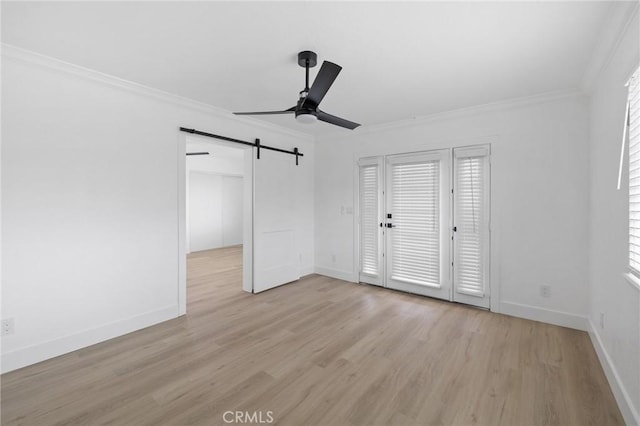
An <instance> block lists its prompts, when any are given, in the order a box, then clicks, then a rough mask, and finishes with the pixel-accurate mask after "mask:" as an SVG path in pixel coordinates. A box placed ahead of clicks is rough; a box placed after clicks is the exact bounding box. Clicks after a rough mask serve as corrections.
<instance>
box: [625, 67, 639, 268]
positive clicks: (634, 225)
mask: <svg viewBox="0 0 640 426" xmlns="http://www.w3.org/2000/svg"><path fill="white" fill-rule="evenodd" d="M626 131H627V135H628V138H629V267H630V268H631V270H632V271H633V272H634V273H635V274H636V275H640V69H639V70H637V71H636V72H635V73H634V74H633V77H631V80H630V81H629V101H628V110H627V129H626Z"/></svg>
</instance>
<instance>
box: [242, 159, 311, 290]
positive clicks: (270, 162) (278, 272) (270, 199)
mask: <svg viewBox="0 0 640 426" xmlns="http://www.w3.org/2000/svg"><path fill="white" fill-rule="evenodd" d="M254 153H255V149H254ZM253 164H254V169H253V170H254V173H253V178H254V200H253V203H254V204H253V266H254V267H253V292H254V293H259V292H261V291H264V290H268V289H270V288H273V287H277V286H279V285H282V284H286V283H289V282H291V281H296V280H297V279H299V278H300V257H299V256H300V255H299V253H300V250H299V248H298V239H297V236H296V226H295V217H296V212H295V209H296V194H295V190H294V189H293V187H294V182H295V180H296V179H297V177H296V171H297V170H296V162H295V158H294V157H292V156H291V155H286V154H282V153H279V152H274V151H269V150H266V149H262V150H260V159H259V160H258V159H256V158H255V156H254V159H253Z"/></svg>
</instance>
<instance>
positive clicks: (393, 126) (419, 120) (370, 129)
mask: <svg viewBox="0 0 640 426" xmlns="http://www.w3.org/2000/svg"><path fill="white" fill-rule="evenodd" d="M575 96H585V93H584V92H583V91H582V90H579V89H566V90H557V91H552V92H545V93H540V94H537V95H532V96H524V97H520V98H512V99H506V100H502V101H496V102H491V103H487V104H482V105H476V106H471V107H465V108H458V109H454V110H450V111H443V112H438V113H434V114H429V115H423V116H419V117H414V118H410V119H406V120H398V121H393V122H390V123H382V124H375V125H372V126H367V127H360V128H358V129H356V130H354V131H353V133H351V134H348V135H342V134H337V133H333V134H331V133H330V134H326V135H321V136H319V137H317V139H316V140H319V141H321V140H342V139H349V138H353V137H357V136H360V135H367V134H371V133H378V132H387V131H391V130H397V129H405V128H410V127H416V126H421V125H424V124H427V123H432V122H437V121H444V120H452V119H459V118H463V117H471V116H474V115H478V114H484V113H487V112H494V111H501V110H506V109H512V108H520V107H525V106H529V105H535V104H539V103H545V102H551V101H555V100H558V99H564V98H570V97H575Z"/></svg>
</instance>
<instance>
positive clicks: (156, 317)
mask: <svg viewBox="0 0 640 426" xmlns="http://www.w3.org/2000/svg"><path fill="white" fill-rule="evenodd" d="M178 316H179V315H178V305H175V306H169V307H167V308H163V309H159V310H157V311H153V312H147V313H145V314H142V315H138V316H135V317H133V318H127V319H125V320H120V321H116V322H112V323H110V324H106V325H103V326H100V327H97V328H93V329H90V330H85V331H81V332H80V333H76V334H72V335H69V336H64V337H61V338H58V339H54V340H50V341H47V342H43V343H38V344H35V345H32V346H27V347H24V348H20V349H16V350H14V351H11V352H7V353H4V354H2V362H1V365H0V371H1V372H2V373H7V372H9V371H13V370H17V369H18V368H22V367H26V366H28V365H31V364H35V363H38V362H41V361H45V360H47V359H51V358H54V357H57V356H60V355H64V354H66V353H69V352H73V351H75V350H78V349H82V348H86V347H87V346H91V345H95V344H96V343H100V342H104V341H105V340H109V339H113V338H114V337H118V336H122V335H124V334H128V333H131V332H133V331H136V330H140V329H142V328H146V327H149V326H151V325H154V324H158V323H160V322H163V321H167V320H169V319H172V318H177V317H178Z"/></svg>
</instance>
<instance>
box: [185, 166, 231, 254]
mask: <svg viewBox="0 0 640 426" xmlns="http://www.w3.org/2000/svg"><path fill="white" fill-rule="evenodd" d="M188 182H189V183H188V185H189V188H188V196H187V200H188V204H187V215H188V216H189V220H188V223H189V226H188V227H187V232H188V233H189V239H188V241H189V243H188V249H187V250H188V251H200V250H209V249H214V248H219V247H228V246H233V245H236V244H242V194H243V187H244V186H243V182H242V176H227V175H220V174H215V173H206V172H198V171H191V172H190V173H189V178H188Z"/></svg>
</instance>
